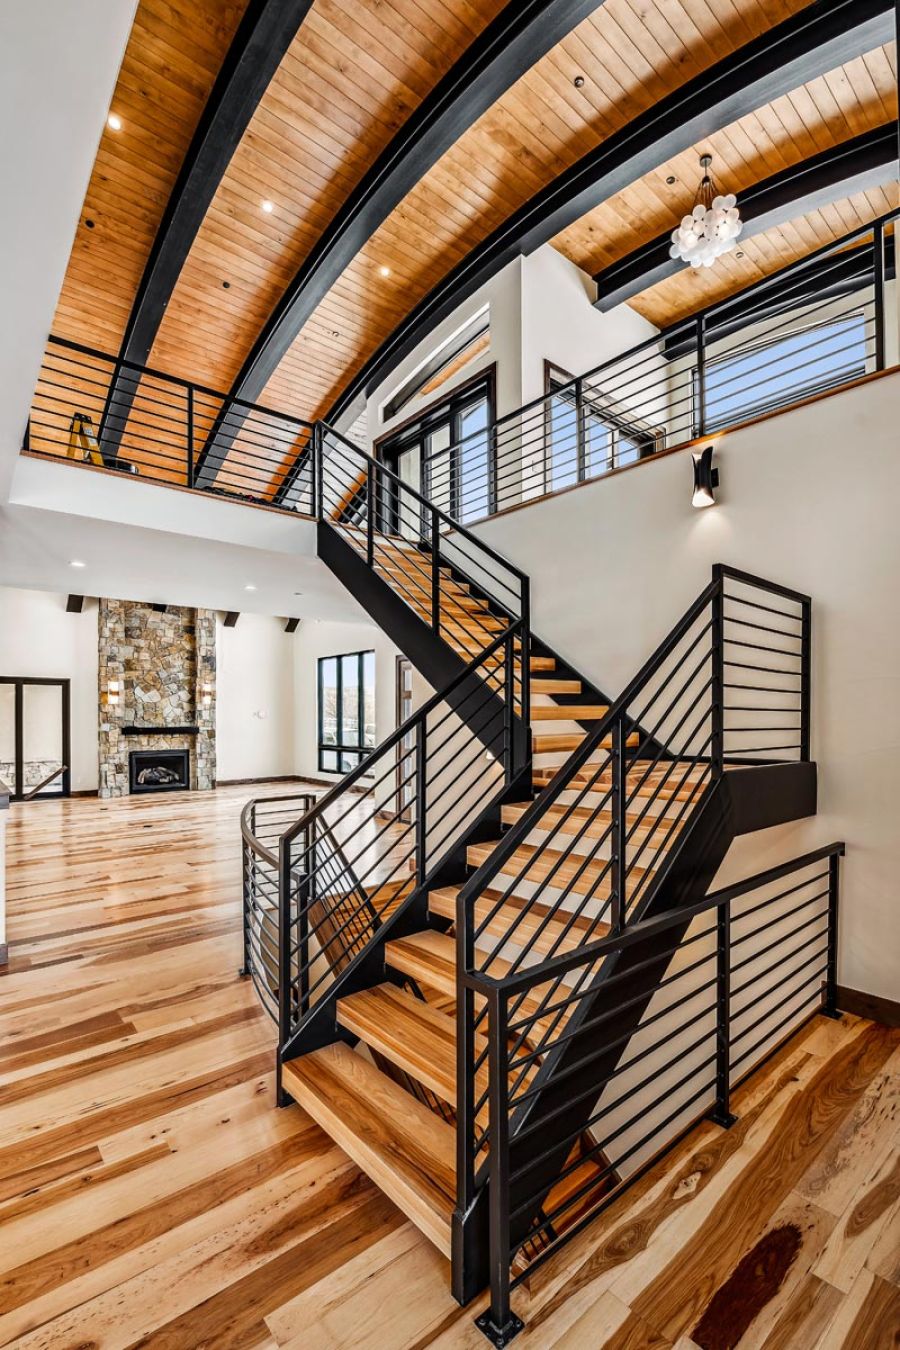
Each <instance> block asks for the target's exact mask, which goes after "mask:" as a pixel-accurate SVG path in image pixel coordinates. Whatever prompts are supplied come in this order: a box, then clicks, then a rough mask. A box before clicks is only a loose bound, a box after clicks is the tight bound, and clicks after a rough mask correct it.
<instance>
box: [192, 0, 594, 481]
mask: <svg viewBox="0 0 900 1350" xmlns="http://www.w3.org/2000/svg"><path fill="white" fill-rule="evenodd" d="M602 3H603V0H509V3H508V4H506V5H505V6H504V8H503V9H502V10H501V11H500V13H499V14H498V15H497V17H496V18H495V19H494V20H493V21H492V22H491V23H489V24H488V26H487V27H486V28H485V29H484V31H483V32H482V33H480V34H479V36H478V37H477V38H475V40H474V42H472V43H471V44H470V45H469V47H467V48H466V50H465V51H464V52H463V54H462V55H461V56H460V57H459V59H458V60H457V61H456V62H455V63H454V65H453V66H451V68H450V70H449V71H448V72H447V74H446V75H444V76H443V78H442V79H440V80H439V81H438V83H437V84H436V85H435V87H434V89H433V90H432V91H431V93H429V94H427V95H426V97H425V98H424V99H423V100H422V102H421V103H420V104H419V106H418V108H416V110H415V111H414V112H413V113H411V114H410V116H409V117H408V118H407V120H406V121H405V122H404V124H403V126H402V127H401V128H400V129H399V131H398V132H397V133H396V135H395V136H394V137H393V139H392V140H391V141H390V143H389V144H388V145H387V146H386V147H385V149H384V150H383V151H382V153H381V154H380V155H379V156H378V158H377V159H376V160H375V162H374V163H373V164H372V165H371V166H370V168H369V169H368V170H367V171H366V173H365V174H364V175H363V177H362V179H361V180H360V182H359V183H358V184H357V186H356V188H354V190H353V192H351V194H350V196H349V197H348V198H347V200H346V201H345V202H344V204H343V206H342V207H341V209H340V210H339V211H338V212H337V214H336V215H335V216H334V218H333V219H332V221H331V223H330V224H329V225H328V227H327V228H326V229H325V231H324V232H323V234H322V235H321V236H320V238H319V239H318V240H317V241H316V243H315V244H314V245H313V247H312V249H311V250H310V252H309V254H308V255H307V257H306V258H304V260H303V262H302V263H301V265H300V267H299V269H298V271H297V273H296V275H295V276H294V278H293V280H292V281H291V283H290V285H289V286H288V287H287V289H286V290H285V292H284V294H283V295H282V297H281V299H280V300H279V301H278V303H277V304H276V306H275V308H274V309H273V311H272V314H271V315H270V317H269V319H268V320H267V321H266V324H265V326H264V328H263V330H262V332H261V333H260V334H259V336H258V338H257V339H256V341H255V342H254V344H253V346H252V348H251V350H250V352H249V353H248V355H247V357H246V359H245V361H244V363H243V365H242V367H241V369H240V371H239V372H238V375H237V378H236V379H235V381H234V383H233V385H232V386H231V390H230V396H231V398H234V399H243V400H245V401H248V402H251V403H255V402H257V401H258V399H259V397H260V395H261V394H262V391H263V389H264V388H265V386H266V385H267V384H268V382H269V379H270V378H271V376H272V374H273V373H274V371H275V370H276V368H277V367H278V365H279V363H280V362H281V361H282V359H283V358H284V356H285V354H286V353H287V351H288V350H289V348H290V346H291V344H292V343H293V341H294V339H295V338H296V336H297V334H298V333H299V332H300V330H301V328H302V327H303V325H304V324H305V323H306V321H307V319H308V318H309V317H310V315H311V314H312V313H313V311H314V310H315V309H316V308H317V306H318V305H319V304H320V302H321V301H322V300H323V299H324V297H325V296H326V295H327V293H328V291H329V290H330V289H331V287H332V286H333V285H334V284H335V282H336V281H337V280H338V278H339V277H340V276H341V275H342V273H343V272H344V271H345V270H346V269H347V267H348V266H349V265H350V263H351V262H352V261H353V259H354V258H355V257H356V255H357V254H358V253H359V251H360V250H361V249H362V248H363V246H364V245H365V244H366V243H367V241H368V240H369V239H370V238H371V237H372V235H373V234H374V233H375V231H376V230H377V229H378V227H379V225H381V224H383V222H384V221H385V220H386V219H387V218H388V216H389V215H390V214H391V212H392V211H393V210H394V208H395V207H396V206H398V205H399V204H400V202H402V200H403V198H404V197H405V196H406V195H407V193H408V192H409V191H410V190H411V189H412V188H413V187H415V185H416V183H418V181H419V179H420V178H421V177H422V176H423V175H424V174H425V173H427V171H428V170H429V169H430V168H431V166H432V165H433V164H435V163H436V162H437V161H438V160H439V159H440V157H441V155H443V154H444V152H445V151H446V150H449V149H450V147H451V146H452V145H454V144H455V142H456V141H457V140H459V138H460V136H461V135H462V134H463V132H464V131H466V130H467V129H468V128H469V127H470V126H471V125H472V124H473V123H474V122H476V121H477V120H478V118H479V117H480V116H481V114H482V113H483V112H486V111H487V109H488V108H490V107H491V106H492V104H494V103H496V101H497V99H498V98H500V96H501V95H502V94H503V93H505V91H506V90H507V89H509V88H510V87H511V86H512V85H513V84H515V82H516V80H518V79H519V78H520V77H521V76H522V75H524V74H525V72H526V71H527V70H529V69H530V68H531V67H532V66H533V65H534V64H535V62H536V61H538V60H539V59H540V57H542V56H543V55H544V54H545V53H546V52H548V51H549V50H550V49H551V48H552V47H555V46H556V44H557V43H558V42H560V41H561V40H562V39H563V38H564V37H565V36H566V34H567V33H570V32H571V31H572V29H573V28H575V27H576V26H577V25H578V24H579V23H580V22H581V21H582V19H585V18H587V16H588V15H589V14H592V13H593V12H594V10H596V9H599V8H600V5H601V4H602ZM242 420H243V419H242V418H241V416H240V410H239V409H238V410H235V409H232V410H230V415H229V416H226V417H224V418H223V419H222V420H221V423H219V424H216V425H214V426H213V427H212V429H211V430H210V434H209V436H208V438H207V444H206V447H205V448H204V451H203V453H202V454H201V456H200V459H199V461H198V465H197V470H196V475H195V481H196V482H197V484H198V486H209V485H210V484H211V483H212V482H213V481H214V480H215V477H216V474H217V472H218V470H219V469H220V468H221V466H222V463H223V461H224V459H225V457H226V455H227V454H228V451H229V450H230V448H231V446H232V444H233V443H234V439H235V436H236V435H237V434H238V432H239V430H240V426H241V423H242Z"/></svg>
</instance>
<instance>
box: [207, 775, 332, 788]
mask: <svg viewBox="0 0 900 1350" xmlns="http://www.w3.org/2000/svg"><path fill="white" fill-rule="evenodd" d="M335 782H340V779H328V778H309V777H308V776H307V775H306V774H305V773H276V774H271V773H267V774H266V775H265V776H264V777H263V778H217V779H216V787H249V786H252V785H253V784H254V783H312V785H313V787H334V784H335Z"/></svg>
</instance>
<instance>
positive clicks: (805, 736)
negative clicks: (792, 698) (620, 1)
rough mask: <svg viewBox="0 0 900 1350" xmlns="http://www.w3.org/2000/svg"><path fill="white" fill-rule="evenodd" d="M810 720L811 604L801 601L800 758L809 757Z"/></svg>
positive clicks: (805, 758)
mask: <svg viewBox="0 0 900 1350" xmlns="http://www.w3.org/2000/svg"><path fill="white" fill-rule="evenodd" d="M811 721H812V604H811V603H810V601H808V600H805V601H804V602H803V608H802V612H801V619H800V758H801V759H802V760H804V761H805V760H808V759H809V757H810V723H811Z"/></svg>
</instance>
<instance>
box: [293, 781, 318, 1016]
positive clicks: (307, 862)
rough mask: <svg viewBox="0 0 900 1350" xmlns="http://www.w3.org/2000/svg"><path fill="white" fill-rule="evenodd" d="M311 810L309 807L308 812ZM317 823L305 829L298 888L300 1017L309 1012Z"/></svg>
mask: <svg viewBox="0 0 900 1350" xmlns="http://www.w3.org/2000/svg"><path fill="white" fill-rule="evenodd" d="M309 809H310V808H309V807H307V810H309ZM315 832H316V823H315V821H313V822H312V823H311V824H310V823H309V822H307V824H305V825H304V827H303V871H302V873H301V880H300V884H299V885H298V887H297V969H298V974H299V976H300V1016H301V1017H305V1016H306V1014H307V1013H308V1012H309V911H310V906H311V905H312V901H313V887H314V885H315V879H314V873H315V869H316V857H315V849H314V847H313V840H314V838H315Z"/></svg>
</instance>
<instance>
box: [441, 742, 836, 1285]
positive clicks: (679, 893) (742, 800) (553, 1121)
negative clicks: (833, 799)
mask: <svg viewBox="0 0 900 1350" xmlns="http://www.w3.org/2000/svg"><path fill="white" fill-rule="evenodd" d="M815 811H816V765H815V764H814V763H794V764H775V765H760V766H755V767H752V768H750V767H748V768H740V769H732V770H728V771H727V772H726V773H724V774H723V776H722V777H721V778H720V779H719V780H718V781H716V782H715V783H713V784H711V785H710V787H709V788H708V789H707V790H706V792H705V794H704V796H703V798H702V799H701V801H700V802H699V804H698V806H697V807H696V808H695V810H694V812H693V813H692V818H691V820H690V822H689V823H688V826H687V828H686V829H685V830H684V831H683V832H682V834H681V835H680V837H679V840H678V843H677V845H676V847H675V848H674V849H673V850H672V852H671V853H670V855H669V857H668V859H667V861H666V865H665V867H664V869H663V870H662V872H661V874H660V876H659V877H657V878H656V880H655V882H654V884H653V886H652V887H651V888H650V890H649V891H648V893H647V896H646V897H645V899H644V900H643V901H642V902H641V903H640V905H639V906H638V908H637V912H636V913H635V914H634V915H633V916H632V919H631V922H638V921H640V920H642V919H653V918H657V917H658V916H660V915H662V914H667V913H670V912H672V911H673V910H677V909H678V908H680V907H682V906H687V905H690V904H693V903H695V902H696V901H697V900H698V899H700V898H702V897H703V896H704V895H705V894H706V893H707V891H708V890H709V887H710V885H711V883H712V881H713V879H714V877H715V875H716V873H717V871H718V869H719V867H720V866H721V864H722V862H723V860H724V858H725V855H726V854H727V852H728V849H729V848H730V846H731V844H732V842H733V840H734V839H735V838H736V837H737V836H738V835H741V834H747V833H750V832H752V831H755V830H758V829H765V828H768V827H769V826H772V825H779V824H784V823H786V822H787V821H790V820H798V819H801V818H802V817H804V816H808V815H813V814H815ZM689 926H690V924H689V921H686V922H685V923H684V925H683V926H682V925H679V924H675V925H673V926H672V927H671V928H669V929H667V930H665V931H664V932H662V933H659V934H657V935H656V936H655V937H652V938H648V939H647V940H646V941H643V942H640V943H635V944H633V945H632V946H629V947H625V948H623V949H621V950H619V951H618V952H615V953H614V954H613V955H612V956H610V957H609V958H608V959H607V960H606V961H605V962H604V963H603V966H602V967H601V969H600V970H599V971H598V973H597V975H596V976H595V979H594V982H593V987H592V988H591V989H590V990H588V991H586V993H585V996H584V997H583V998H582V999H581V1000H580V1002H579V1004H578V1005H577V1007H576V1010H575V1011H574V1012H573V1013H572V1015H571V1017H570V1019H569V1021H568V1022H567V1024H566V1037H567V1039H566V1041H565V1042H564V1043H563V1044H562V1045H561V1046H559V1047H557V1049H556V1050H554V1051H551V1053H550V1054H548V1055H547V1057H546V1059H545V1060H544V1062H543V1063H542V1064H541V1067H540V1069H539V1070H538V1073H537V1075H536V1076H535V1079H534V1081H533V1083H532V1084H531V1085H530V1088H529V1091H530V1092H533V1094H534V1095H533V1096H532V1097H531V1099H530V1101H529V1103H528V1104H527V1106H525V1107H523V1108H522V1109H521V1110H520V1112H519V1113H518V1114H514V1115H513V1118H512V1120H511V1122H510V1163H509V1170H510V1176H511V1177H512V1178H513V1181H512V1183H511V1186H510V1195H509V1209H510V1213H511V1214H515V1213H516V1211H517V1210H518V1209H519V1207H520V1206H522V1205H527V1204H528V1202H529V1201H530V1200H531V1199H532V1198H533V1197H535V1196H538V1195H540V1196H541V1197H542V1199H543V1198H546V1196H547V1195H548V1194H549V1192H550V1190H551V1189H552V1187H553V1186H554V1184H555V1183H556V1181H557V1180H558V1178H559V1175H560V1173H561V1171H562V1169H563V1168H564V1166H565V1164H566V1159H567V1157H568V1155H569V1152H570V1151H571V1147H572V1145H571V1141H572V1138H573V1137H574V1136H575V1134H576V1133H577V1132H579V1131H581V1130H584V1129H586V1128H587V1125H588V1122H589V1119H590V1117H591V1115H592V1114H593V1112H594V1110H595V1109H596V1101H597V1097H598V1096H599V1095H600V1092H601V1091H602V1087H603V1084H604V1083H605V1082H606V1081H607V1079H608V1078H609V1076H610V1074H611V1073H613V1072H614V1071H615V1069H616V1067H617V1066H618V1064H619V1062H620V1061H621V1060H622V1058H623V1057H624V1056H625V1054H626V1053H627V1050H628V1046H629V1043H630V1040H631V1037H632V1036H633V1035H634V1034H635V1032H637V1031H638V1029H639V1027H640V1024H641V1021H642V1019H643V1018H644V1016H645V1014H646V1012H647V1008H648V1006H649V1004H650V1002H651V1000H652V998H653V995H654V993H655V992H656V990H657V989H658V988H659V985H660V982H661V980H662V979H663V978H664V977H665V975H666V972H667V970H668V967H669V964H670V961H671V959H672V956H673V954H674V952H675V951H676V950H677V948H678V945H679V944H680V942H681V941H682V939H683V938H684V936H685V935H686V933H687V930H688V928H689ZM637 967H640V969H636V968H637ZM632 969H634V970H635V975H634V980H633V982H631V981H628V980H627V979H626V980H624V981H623V980H620V979H617V980H616V982H615V984H614V985H612V986H610V984H609V981H610V979H611V977H612V976H613V975H616V976H621V975H625V976H627V973H628V972H629V971H630V970H632ZM623 984H624V986H625V990H624V991H623ZM625 1002H627V1004H628V1007H627V1008H624V1009H622V1010H621V1011H619V1012H618V1013H617V1009H619V1008H620V1005H621V1004H623V1003H625ZM600 1018H604V1019H605V1020H604V1021H603V1022H602V1023H601V1026H602V1031H600V1032H599V1033H598V1031H597V1029H596V1023H597V1021H598V1019H600ZM580 1029H581V1030H580ZM570 1033H574V1034H571V1035H570ZM598 1038H599V1039H601V1040H602V1042H609V1043H610V1048H609V1049H608V1050H607V1051H606V1052H605V1053H604V1054H602V1055H597V1053H596V1052H597V1048H598ZM563 1073H565V1077H564V1079H563V1080H562V1081H561V1080H560V1076H561V1075H562V1074H563ZM594 1088H596V1094H595V1095H592V1089H594ZM526 1124H528V1126H529V1128H530V1127H531V1126H533V1125H535V1124H537V1125H539V1126H540V1128H539V1130H538V1131H537V1137H538V1138H539V1139H540V1141H541V1148H540V1156H539V1159H538V1160H537V1162H534V1161H531V1162H529V1158H533V1155H534V1138H535V1134H533V1133H532V1134H530V1135H529V1139H528V1147H527V1148H525V1147H522V1146H519V1147H517V1143H516V1135H517V1133H518V1132H519V1131H521V1130H522V1129H523V1128H524V1126H525V1125H526ZM522 1142H523V1144H524V1143H525V1142H526V1141H522ZM479 1181H480V1188H479V1191H478V1194H477V1196H476V1199H475V1202H474V1204H473V1206H472V1208H471V1209H470V1211H469V1213H468V1214H467V1215H457V1216H456V1217H455V1230H454V1242H455V1243H456V1244H458V1246H459V1250H461V1251H463V1252H464V1253H465V1261H456V1262H454V1269H455V1270H457V1271H464V1272H465V1274H464V1276H463V1279H464V1280H465V1287H464V1288H463V1287H461V1288H458V1289H454V1294H455V1296H456V1297H457V1298H458V1299H459V1301H460V1302H462V1303H467V1302H469V1301H470V1300H471V1299H472V1298H473V1297H474V1296H475V1295H476V1294H477V1293H478V1292H479V1291H480V1290H481V1289H483V1288H484V1286H485V1284H486V1283H487V1281H488V1264H487V1263H488V1203H489V1201H488V1186H487V1176H486V1170H485V1173H484V1174H483V1175H482V1176H481V1177H480V1178H479ZM534 1218H535V1214H534V1212H533V1211H532V1210H528V1209H525V1210H524V1211H522V1213H521V1214H520V1216H519V1219H518V1221H517V1222H514V1223H513V1224H512V1226H511V1241H512V1243H513V1245H514V1246H515V1245H517V1244H519V1243H521V1242H522V1241H524V1239H525V1238H526V1237H527V1235H528V1233H529V1232H530V1231H531V1230H532V1228H533V1225H534Z"/></svg>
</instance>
